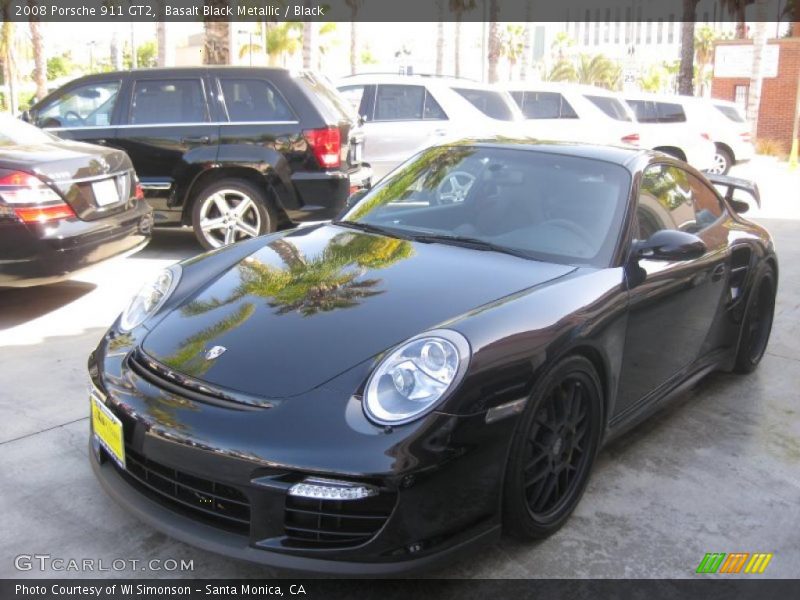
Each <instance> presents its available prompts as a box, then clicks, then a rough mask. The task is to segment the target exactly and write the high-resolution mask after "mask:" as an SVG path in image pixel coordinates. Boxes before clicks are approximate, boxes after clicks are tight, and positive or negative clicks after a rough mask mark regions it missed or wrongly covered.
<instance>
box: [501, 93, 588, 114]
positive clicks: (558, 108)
mask: <svg viewBox="0 0 800 600" xmlns="http://www.w3.org/2000/svg"><path fill="white" fill-rule="evenodd" d="M515 99H516V100H517V103H519V99H517V98H515ZM520 108H522V114H524V115H525V117H526V118H528V119H577V118H578V115H577V113H576V112H575V110H574V109H573V108H572V106H570V104H569V102H567V101H566V99H565V98H564V96H562V95H561V94H559V93H558V92H525V93H524V96H523V100H522V106H521V107H520Z"/></svg>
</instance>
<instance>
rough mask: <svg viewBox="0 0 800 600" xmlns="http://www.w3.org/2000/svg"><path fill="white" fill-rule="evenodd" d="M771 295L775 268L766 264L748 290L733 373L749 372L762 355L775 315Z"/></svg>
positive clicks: (773, 301)
mask: <svg viewBox="0 0 800 600" xmlns="http://www.w3.org/2000/svg"><path fill="white" fill-rule="evenodd" d="M775 294H776V285H775V270H774V269H773V268H772V267H771V266H770V265H768V264H767V265H765V266H764V267H763V269H762V271H761V274H760V275H759V276H758V278H757V279H756V281H755V282H754V284H753V289H752V290H751V292H750V298H749V300H748V303H747V312H746V313H745V317H744V321H743V322H742V333H741V336H740V340H739V349H738V351H737V352H736V362H735V363H734V367H733V371H734V373H742V374H746V373H752V372H753V371H755V370H756V368H757V367H758V365H759V363H760V362H761V359H762V358H763V357H764V352H766V350H767V344H768V343H769V336H770V333H771V332H772V321H773V318H774V316H775Z"/></svg>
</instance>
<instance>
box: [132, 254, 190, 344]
mask: <svg viewBox="0 0 800 600" xmlns="http://www.w3.org/2000/svg"><path fill="white" fill-rule="evenodd" d="M179 268H180V267H178V266H177V265H175V266H173V267H171V268H169V269H164V270H163V271H161V272H160V273H159V274H158V275H156V276H155V277H154V278H153V279H152V280H151V281H149V282H147V283H146V284H145V285H143V286H142V289H140V290H139V293H137V294H136V295H135V296H134V297H133V299H132V300H131V302H130V304H128V307H127V308H126V309H125V310H124V311H123V312H122V316H121V317H120V321H119V324H120V327H121V328H122V329H123V330H125V331H130V330H131V329H133V328H134V327H138V326H139V325H141V324H142V323H144V321H145V320H146V319H147V318H148V317H150V316H151V315H153V314H155V313H156V312H157V311H158V309H159V308H161V306H162V305H163V304H164V302H165V301H166V300H167V298H169V296H170V294H172V292H173V290H174V289H175V286H176V285H177V283H178V276H179V274H180V271H179Z"/></svg>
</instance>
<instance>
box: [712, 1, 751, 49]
mask: <svg viewBox="0 0 800 600" xmlns="http://www.w3.org/2000/svg"><path fill="white" fill-rule="evenodd" d="M754 1H755V0H720V6H721V7H722V9H723V10H727V11H728V14H729V15H731V16H732V17H736V39H737V40H743V39H745V38H746V37H747V17H746V10H747V7H748V6H749V5H751V4H753V2H754Z"/></svg>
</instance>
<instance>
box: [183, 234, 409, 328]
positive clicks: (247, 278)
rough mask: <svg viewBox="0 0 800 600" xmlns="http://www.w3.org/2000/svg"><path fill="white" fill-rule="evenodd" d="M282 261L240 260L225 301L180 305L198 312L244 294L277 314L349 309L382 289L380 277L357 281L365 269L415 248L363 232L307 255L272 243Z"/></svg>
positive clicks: (386, 263) (185, 310)
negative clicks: (258, 299) (234, 285)
mask: <svg viewBox="0 0 800 600" xmlns="http://www.w3.org/2000/svg"><path fill="white" fill-rule="evenodd" d="M269 248H270V249H272V250H273V251H274V252H275V253H276V254H277V255H278V256H279V257H280V258H281V261H282V262H283V264H284V267H282V268H279V267H275V266H273V265H270V264H266V263H264V262H261V261H259V260H256V259H255V258H253V257H250V258H247V259H245V260H244V261H242V263H241V264H239V266H238V269H239V277H240V278H241V283H240V284H239V286H238V287H237V288H236V289H235V290H234V291H233V293H232V294H231V295H230V296H229V297H228V298H226V299H224V300H218V299H213V300H210V301H205V302H203V301H198V300H195V301H193V302H190V303H189V304H187V305H186V306H184V307H183V308H182V309H181V311H182V312H183V314H185V315H193V314H201V313H205V312H207V311H209V310H212V309H214V308H217V307H219V306H223V305H227V304H230V303H232V302H235V301H237V300H239V299H241V298H243V297H245V296H259V297H262V298H266V299H268V304H269V306H271V307H273V308H277V313H278V314H285V313H289V312H294V311H298V312H299V313H300V314H302V315H303V316H311V315H314V314H316V313H318V312H328V311H331V310H335V309H338V308H348V307H351V306H355V305H357V304H358V300H359V299H360V298H368V297H370V296H374V295H377V294H380V293H382V292H381V291H380V290H377V289H375V288H376V286H377V285H378V284H379V283H380V279H361V276H362V275H364V273H365V272H366V271H367V270H368V269H382V268H385V267H388V266H390V265H392V264H394V263H395V262H397V261H399V260H402V259H404V258H407V257H408V256H410V255H411V253H412V252H413V247H412V246H411V244H410V243H409V242H408V241H406V240H399V239H395V238H387V237H378V236H372V235H365V234H361V233H350V232H348V233H340V234H337V235H335V236H334V237H333V238H332V239H331V240H330V241H329V242H328V244H327V246H326V247H325V249H324V250H323V251H322V252H321V253H319V254H318V255H317V256H315V257H313V258H310V259H309V258H308V257H306V256H305V255H303V253H302V252H301V250H300V249H299V248H298V247H297V246H296V245H295V244H294V243H292V241H291V240H289V239H285V238H284V239H279V240H275V241H273V242H271V243H270V244H269Z"/></svg>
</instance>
